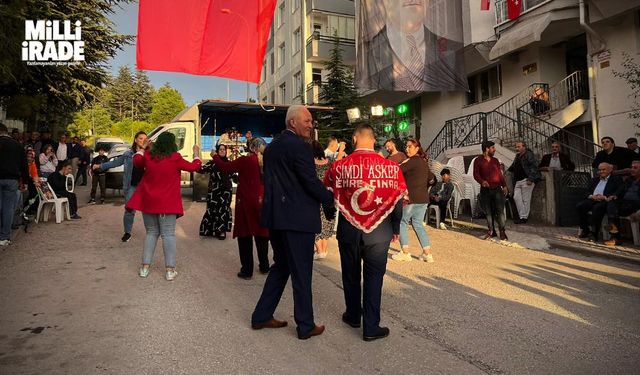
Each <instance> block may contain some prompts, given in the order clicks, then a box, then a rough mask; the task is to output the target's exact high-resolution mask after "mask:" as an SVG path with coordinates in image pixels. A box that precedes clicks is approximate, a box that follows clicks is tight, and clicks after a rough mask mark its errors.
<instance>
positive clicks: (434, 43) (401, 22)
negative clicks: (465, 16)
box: [356, 0, 468, 92]
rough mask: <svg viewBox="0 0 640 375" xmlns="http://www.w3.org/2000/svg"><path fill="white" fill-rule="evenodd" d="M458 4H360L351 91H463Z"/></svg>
mask: <svg viewBox="0 0 640 375" xmlns="http://www.w3.org/2000/svg"><path fill="white" fill-rule="evenodd" d="M461 3H462V1H461V0H360V4H361V6H360V14H359V20H358V49H357V52H358V56H357V66H356V85H357V86H358V87H359V88H362V89H375V90H390V91H416V92H426V91H466V90H467V89H468V87H467V78H466V75H465V71H464V58H463V50H462V49H463V47H464V43H463V31H462V4H461Z"/></svg>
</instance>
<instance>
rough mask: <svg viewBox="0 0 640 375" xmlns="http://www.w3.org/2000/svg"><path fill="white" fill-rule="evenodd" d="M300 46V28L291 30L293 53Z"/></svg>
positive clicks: (297, 50) (298, 49)
mask: <svg viewBox="0 0 640 375" xmlns="http://www.w3.org/2000/svg"><path fill="white" fill-rule="evenodd" d="M300 48H302V38H301V37H300V28H299V27H298V28H297V29H295V30H294V31H293V54H294V55H295V54H296V53H298V52H299V51H300Z"/></svg>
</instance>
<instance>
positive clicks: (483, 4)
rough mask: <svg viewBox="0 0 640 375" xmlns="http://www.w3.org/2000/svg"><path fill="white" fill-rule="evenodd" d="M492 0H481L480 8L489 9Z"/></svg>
mask: <svg viewBox="0 0 640 375" xmlns="http://www.w3.org/2000/svg"><path fill="white" fill-rule="evenodd" d="M490 4H491V0H480V10H489V5H490Z"/></svg>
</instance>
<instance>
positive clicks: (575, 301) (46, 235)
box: [0, 188, 640, 374]
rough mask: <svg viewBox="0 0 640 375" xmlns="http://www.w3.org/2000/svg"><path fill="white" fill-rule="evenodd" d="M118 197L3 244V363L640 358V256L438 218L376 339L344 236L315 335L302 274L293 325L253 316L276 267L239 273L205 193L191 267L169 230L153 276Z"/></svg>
mask: <svg viewBox="0 0 640 375" xmlns="http://www.w3.org/2000/svg"><path fill="white" fill-rule="evenodd" d="M80 189H83V190H81V191H80V193H81V196H82V197H83V198H84V197H85V195H86V190H84V189H85V188H80ZM85 201H86V200H84V199H82V198H81V203H83V202H85ZM113 202H114V199H111V203H107V204H105V205H96V206H85V207H81V209H80V214H81V215H82V216H83V219H82V220H80V221H73V222H64V223H62V224H55V223H51V222H49V223H41V224H38V225H35V226H32V227H31V228H30V233H27V234H24V233H20V234H19V235H18V236H17V238H16V240H15V243H14V244H13V245H12V246H10V247H8V248H3V249H2V250H1V251H0V266H1V268H0V270H1V272H0V285H2V289H1V291H0V374H45V373H46V374H133V373H136V374H254V373H260V374H265V373H266V374H337V373H346V374H365V373H366V374H371V373H381V374H482V373H488V374H502V373H505V374H529V373H530V374H550V373H557V374H604V373H607V374H631V373H638V372H640V370H638V369H639V368H640V340H639V338H640V298H639V297H640V293H639V289H640V266H637V265H631V264H625V263H621V262H618V261H614V260H608V259H600V258H595V257H594V258H590V257H586V256H583V255H578V254H573V253H569V252H563V251H559V250H558V251H547V252H542V251H531V250H524V249H514V248H510V247H505V246H502V245H499V244H496V243H490V242H484V241H482V240H479V239H478V238H476V237H474V236H473V235H470V234H464V233H457V232H454V231H439V230H435V229H432V228H430V229H429V234H430V236H431V242H432V246H433V250H434V257H435V260H436V262H435V263H433V264H425V263H420V262H418V261H413V262H410V263H397V262H394V261H391V260H390V261H389V265H388V271H387V275H386V278H385V285H384V291H383V310H382V324H383V325H387V326H389V327H390V329H391V335H390V337H389V338H387V339H385V340H378V341H375V342H370V343H367V342H364V341H362V339H361V335H362V332H361V331H360V330H357V329H353V328H350V327H348V326H346V325H345V324H343V323H342V322H341V320H340V316H341V314H342V312H343V309H344V303H343V295H342V289H341V281H340V264H339V258H338V254H337V251H336V242H335V241H334V240H332V241H331V242H330V255H329V257H328V258H327V259H326V260H323V261H321V262H317V263H316V265H315V268H314V274H313V282H314V305H315V316H316V322H317V323H318V324H326V326H327V330H326V332H325V333H324V334H323V335H322V336H319V337H314V338H312V339H310V340H307V341H301V340H298V339H297V338H296V333H295V324H294V322H293V316H292V315H293V306H292V296H291V289H290V287H289V288H288V290H287V291H285V294H284V297H283V300H282V302H281V304H280V306H279V308H278V310H277V312H276V318H279V319H286V320H288V321H289V323H290V325H289V327H287V328H284V329H278V330H261V331H253V330H251V328H250V324H249V320H250V315H251V312H252V310H253V307H254V306H255V302H256V301H257V298H258V296H259V294H260V292H261V289H262V285H263V283H264V279H265V276H262V275H255V276H254V278H253V279H252V280H250V281H245V280H240V279H238V278H236V276H235V274H236V272H237V271H238V269H239V260H238V255H237V247H236V243H235V241H233V240H232V239H231V238H230V237H229V238H228V239H227V240H226V241H219V240H217V239H211V238H204V239H203V238H199V236H198V235H197V233H198V225H199V223H200V218H201V216H202V213H203V211H204V204H201V203H191V202H188V201H185V208H186V214H185V216H184V217H182V218H181V219H179V220H178V229H177V236H178V272H179V274H178V277H177V279H176V280H175V281H174V282H167V281H165V280H164V277H163V276H164V272H163V268H164V267H163V264H164V263H163V256H162V248H161V244H160V243H159V244H158V250H157V251H156V255H155V261H154V264H153V266H152V271H151V274H150V276H149V278H147V279H141V278H139V277H138V276H137V273H136V272H137V268H138V266H139V262H140V257H141V253H142V241H143V237H144V229H143V226H142V222H141V218H140V217H139V216H137V217H136V224H135V227H134V234H133V235H134V236H133V238H132V240H131V242H129V243H121V242H120V236H121V235H122V224H121V219H122V210H123V208H122V202H121V201H117V202H116V203H113ZM414 242H415V239H414ZM415 254H416V255H417V254H418V251H417V250H416V251H415Z"/></svg>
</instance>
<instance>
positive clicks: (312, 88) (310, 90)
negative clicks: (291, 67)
mask: <svg viewBox="0 0 640 375" xmlns="http://www.w3.org/2000/svg"><path fill="white" fill-rule="evenodd" d="M321 85H322V82H319V81H313V82H310V83H309V84H308V85H307V88H306V91H307V95H306V98H307V104H320V86H321Z"/></svg>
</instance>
